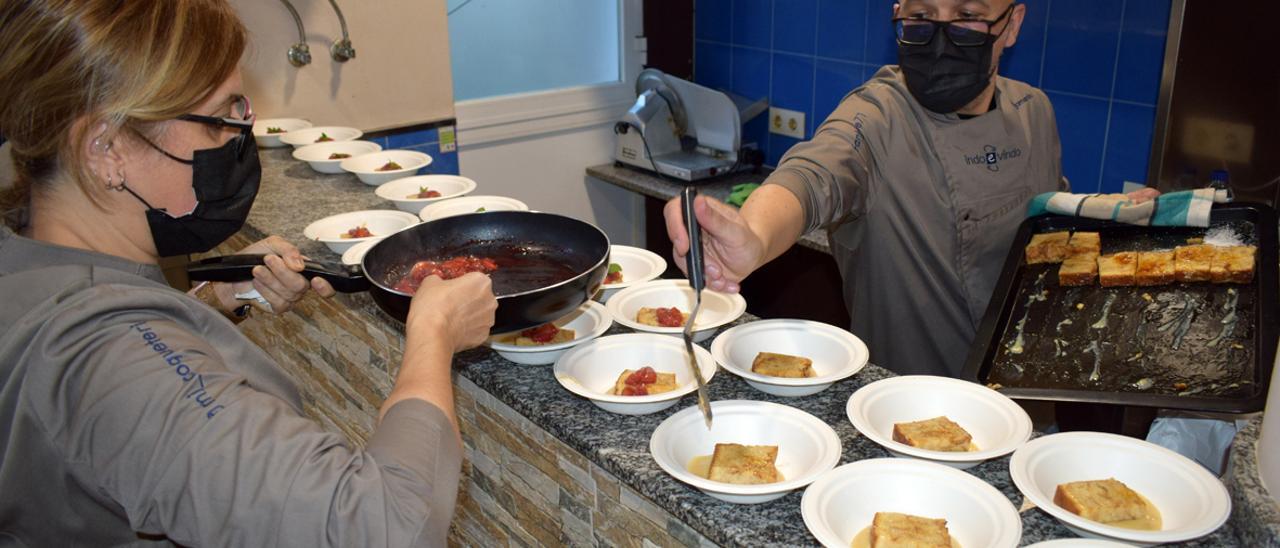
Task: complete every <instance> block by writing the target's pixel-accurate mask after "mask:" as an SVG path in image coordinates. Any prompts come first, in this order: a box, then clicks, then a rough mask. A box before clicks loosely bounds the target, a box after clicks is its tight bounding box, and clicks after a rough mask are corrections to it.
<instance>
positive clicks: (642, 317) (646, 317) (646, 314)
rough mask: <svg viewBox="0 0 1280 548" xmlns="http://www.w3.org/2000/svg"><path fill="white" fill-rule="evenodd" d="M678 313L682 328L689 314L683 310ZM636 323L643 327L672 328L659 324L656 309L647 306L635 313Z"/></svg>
mask: <svg viewBox="0 0 1280 548" xmlns="http://www.w3.org/2000/svg"><path fill="white" fill-rule="evenodd" d="M679 312H680V317H681V321H680V326H681V327H683V326H684V322H687V321H689V313H688V312H685V311H683V310H680V311H679ZM636 322H637V323H641V324H644V325H652V326H654V327H672V326H664V325H662V324H661V323H659V322H658V309H657V308H649V307H647V306H646V307H643V308H641V309H640V310H637V311H636Z"/></svg>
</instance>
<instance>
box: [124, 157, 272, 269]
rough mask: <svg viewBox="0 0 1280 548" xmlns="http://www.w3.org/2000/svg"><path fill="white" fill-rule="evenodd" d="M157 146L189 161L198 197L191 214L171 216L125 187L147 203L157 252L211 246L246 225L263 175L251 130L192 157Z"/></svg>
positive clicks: (193, 250)
mask: <svg viewBox="0 0 1280 548" xmlns="http://www.w3.org/2000/svg"><path fill="white" fill-rule="evenodd" d="M148 144H150V141H148ZM152 146H153V147H154V146H155V145H152ZM156 149H157V150H160V152H161V153H163V154H164V155H165V156H168V157H169V158H171V159H173V160H175V161H178V162H182V163H184V164H189V165H191V170H192V174H191V186H192V188H193V189H194V190H195V194H196V201H197V203H196V208H195V209H194V210H192V211H191V213H188V214H186V215H182V216H180V217H174V216H172V215H170V214H169V213H168V212H167V211H165V210H163V209H156V208H155V207H152V206H151V204H149V203H147V201H146V200H144V199H142V197H141V196H138V195H137V194H136V193H135V192H133V190H132V189H130V188H128V187H125V190H128V191H129V194H133V197H134V198H137V199H138V201H140V202H142V204H143V205H145V206H147V225H148V226H149V227H150V228H151V237H152V239H153V240H155V244H156V252H158V253H159V254H160V256H161V257H169V256H173V255H187V254H190V253H203V252H205V251H209V250H210V249H213V248H214V247H217V246H218V244H221V243H222V242H224V241H226V240H227V238H230V237H231V236H232V235H233V234H235V233H236V232H238V231H239V230H240V227H242V226H244V222H245V220H246V219H248V218H249V209H250V208H252V207H253V200H254V198H256V197H257V196H258V184H259V182H261V180H262V164H261V163H259V161H258V147H257V144H256V143H255V141H254V139H253V134H252V133H248V134H246V135H242V136H239V137H237V138H235V139H232V140H230V141H227V143H226V144H224V145H222V146H220V147H218V148H208V149H200V150H197V151H195V153H194V155H193V159H191V160H184V159H182V158H177V157H175V156H173V155H171V154H169V153H168V152H165V151H164V150H161V149H160V148H159V147H156Z"/></svg>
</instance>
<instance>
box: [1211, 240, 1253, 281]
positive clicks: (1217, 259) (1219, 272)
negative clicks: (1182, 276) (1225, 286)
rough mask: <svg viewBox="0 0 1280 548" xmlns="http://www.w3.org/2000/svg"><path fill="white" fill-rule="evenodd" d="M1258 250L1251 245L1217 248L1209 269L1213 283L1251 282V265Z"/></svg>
mask: <svg viewBox="0 0 1280 548" xmlns="http://www.w3.org/2000/svg"><path fill="white" fill-rule="evenodd" d="M1257 251H1258V248H1256V247H1254V246H1251V245H1235V246H1231V247H1219V248H1217V250H1216V252H1215V253H1214V256H1213V265H1212V266H1211V267H1210V268H1209V277H1210V279H1211V280H1212V281H1213V283H1235V284H1247V283H1249V282H1252V281H1253V264H1254V258H1255V255H1257Z"/></svg>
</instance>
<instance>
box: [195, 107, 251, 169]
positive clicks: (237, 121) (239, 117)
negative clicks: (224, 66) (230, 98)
mask: <svg viewBox="0 0 1280 548" xmlns="http://www.w3.org/2000/svg"><path fill="white" fill-rule="evenodd" d="M177 119H178V120H183V121H186V122H195V123H197V124H204V125H206V126H213V127H216V128H230V129H234V130H237V131H239V132H240V134H239V135H236V136H235V137H234V139H235V140H236V145H235V148H236V157H237V158H239V157H240V154H241V153H242V152H244V147H245V144H246V143H248V142H249V135H250V134H252V133H253V120H254V114H253V106H252V105H250V104H249V98H248V97H245V96H243V95H240V96H238V97H236V99H235V102H234V103H232V104H231V115H230V116H228V117H226V118H222V117H218V116H204V115H201V114H182V115H179V116H178V118H177Z"/></svg>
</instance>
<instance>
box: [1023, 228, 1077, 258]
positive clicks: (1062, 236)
mask: <svg viewBox="0 0 1280 548" xmlns="http://www.w3.org/2000/svg"><path fill="white" fill-rule="evenodd" d="M1070 239H1071V234H1070V233H1069V232H1066V231H1062V232H1045V233H1043V234H1036V235H1034V236H1032V237H1031V242H1030V243H1028V244H1027V248H1026V253H1027V264H1043V263H1060V262H1062V260H1063V259H1065V258H1067V242H1068V241H1069V240H1070Z"/></svg>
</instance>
